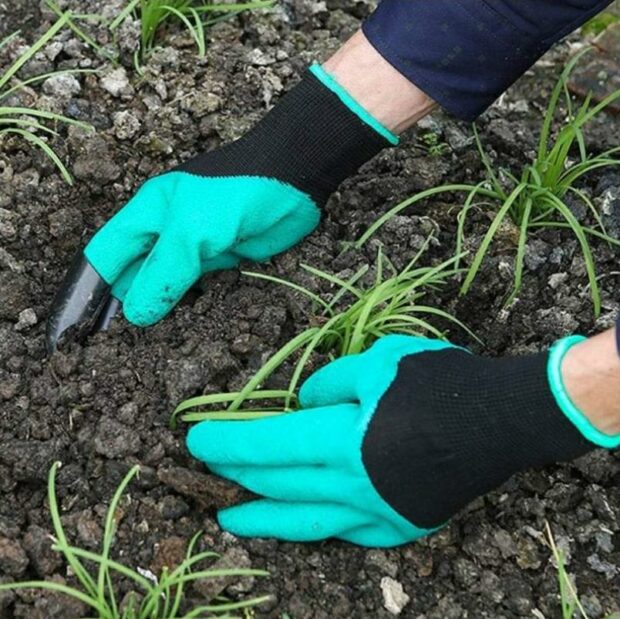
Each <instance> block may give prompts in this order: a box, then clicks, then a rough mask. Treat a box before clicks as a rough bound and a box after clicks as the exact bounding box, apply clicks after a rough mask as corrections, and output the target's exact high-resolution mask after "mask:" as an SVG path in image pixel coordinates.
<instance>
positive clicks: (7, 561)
mask: <svg viewBox="0 0 620 619" xmlns="http://www.w3.org/2000/svg"><path fill="white" fill-rule="evenodd" d="M27 566H28V556H27V555H26V551H25V550H24V549H23V548H22V546H21V544H20V543H19V542H18V541H17V540H14V539H9V538H8V537H0V571H1V572H3V573H4V574H8V575H9V576H21V575H22V574H23V573H24V572H25V571H26V567H27Z"/></svg>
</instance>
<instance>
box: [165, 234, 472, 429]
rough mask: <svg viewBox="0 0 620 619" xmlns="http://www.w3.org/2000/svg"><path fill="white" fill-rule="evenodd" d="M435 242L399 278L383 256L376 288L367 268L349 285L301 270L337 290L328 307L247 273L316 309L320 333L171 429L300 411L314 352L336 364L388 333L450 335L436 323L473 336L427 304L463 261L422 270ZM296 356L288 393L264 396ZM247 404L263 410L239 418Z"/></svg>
mask: <svg viewBox="0 0 620 619" xmlns="http://www.w3.org/2000/svg"><path fill="white" fill-rule="evenodd" d="M431 238H432V237H429V238H428V239H427V241H426V243H425V244H424V246H423V247H422V249H421V250H420V251H419V252H418V253H417V254H416V255H415V256H414V258H413V259H412V260H411V261H410V262H409V264H407V265H406V266H405V268H404V269H402V270H401V271H398V270H397V269H396V268H395V267H394V266H393V265H392V263H391V262H390V261H389V260H388V258H387V257H386V256H385V255H384V254H383V252H382V251H381V250H380V251H379V253H378V256H377V261H376V264H375V275H374V280H373V282H372V283H371V284H366V285H365V284H361V283H360V281H361V280H362V278H363V276H364V275H365V274H366V273H367V271H368V266H367V265H366V266H364V267H362V268H361V269H360V270H359V271H358V272H357V273H355V274H354V275H353V276H352V277H350V278H349V279H348V280H342V279H340V278H338V277H337V276H335V275H332V274H330V273H326V272H325V271H321V270H319V269H316V268H314V267H311V266H308V265H302V268H303V269H304V270H306V271H307V272H308V273H311V274H312V275H315V276H316V277H318V278H320V279H323V280H325V281H327V282H329V283H330V284H332V285H333V286H334V290H335V292H334V294H333V295H332V297H331V298H330V299H329V300H328V299H325V298H323V297H321V296H320V295H317V294H316V293H314V292H312V291H310V290H307V289H306V288H304V287H303V286H300V285H298V284H295V283H293V282H289V281H286V280H282V279H279V278H277V277H273V276H271V275H265V274H260V273H246V275H249V276H251V277H256V278H258V279H263V280H267V281H271V282H274V283H277V284H280V285H283V286H287V287H290V288H292V289H294V290H296V291H298V292H301V293H302V294H304V295H306V296H307V297H308V298H309V299H310V300H311V301H312V302H313V303H314V304H315V306H316V310H317V314H318V315H317V316H315V317H314V320H313V321H312V322H314V323H315V325H313V326H310V327H308V328H307V329H305V330H304V331H302V332H301V333H300V334H299V335H297V336H296V337H294V338H293V339H292V340H290V341H289V342H288V343H287V344H285V345H284V346H283V347H282V348H281V349H280V350H279V351H278V352H276V353H275V354H274V355H273V356H272V357H271V358H270V359H269V360H268V361H267V362H266V363H265V364H264V365H263V367H262V368H261V369H260V370H259V371H258V372H257V373H256V374H255V375H254V377H253V378H252V379H251V380H250V381H249V382H248V383H247V385H246V386H245V387H244V388H243V389H242V390H241V391H239V392H237V393H227V394H221V393H220V394H212V395H204V396H199V397H196V398H191V399H190V400H186V401H185V402H182V403H181V404H180V405H179V406H178V407H177V408H176V410H175V411H174V413H173V414H172V419H171V425H172V427H176V422H177V420H178V418H179V417H180V418H181V419H182V420H183V421H186V422H192V421H201V420H205V419H255V418H258V417H265V416H271V415H275V414H280V413H282V412H286V411H290V410H294V409H295V408H296V407H297V401H296V395H295V394H296V391H297V387H298V385H299V382H300V380H301V377H302V373H303V371H304V369H305V368H306V366H307V365H308V363H309V361H310V359H311V357H312V355H313V353H314V352H321V353H323V354H327V355H329V356H330V357H331V358H335V357H342V356H345V355H351V354H355V353H360V352H362V351H364V350H366V349H367V348H368V347H369V346H371V345H372V344H373V342H375V341H376V340H377V339H378V338H380V337H382V336H384V335H388V334H390V333H403V334H407V335H420V336H432V337H436V338H441V339H443V338H444V337H445V335H444V333H443V332H442V331H440V330H439V329H438V328H437V327H435V326H434V324H433V320H434V319H441V320H444V321H448V322H451V323H452V324H455V325H457V326H458V327H460V328H462V329H464V330H466V331H468V332H469V330H468V329H467V328H466V327H465V325H463V324H462V323H461V322H460V321H459V320H458V319H457V318H455V317H454V316H452V315H451V314H450V313H448V312H446V311H444V310H441V309H438V308H436V307H433V306H431V305H428V304H426V303H424V297H425V296H426V295H427V294H428V292H429V291H430V290H433V289H436V288H438V287H440V286H442V285H444V284H445V283H446V282H447V281H448V280H449V279H450V278H451V277H453V276H454V275H455V274H456V273H458V272H459V270H458V269H456V268H455V263H456V262H457V260H458V258H459V257H458V256H455V257H453V258H450V259H449V260H446V261H445V262H442V263H441V264H437V265H435V266H419V265H418V262H419V260H420V257H421V256H422V254H423V253H424V252H425V250H426V248H427V246H428V243H429V242H430V240H431ZM344 297H347V298H352V302H351V303H350V304H349V305H342V304H341V301H342V299H343V298H344ZM469 333H471V332H469ZM471 335H472V336H473V334H471ZM474 337H475V336H474ZM294 356H299V358H298V360H297V362H296V364H295V367H294V370H293V374H292V376H291V379H290V381H289V384H288V388H287V389H286V390H266V391H261V386H262V385H263V384H264V383H265V381H266V380H267V379H268V378H269V376H270V375H271V374H272V373H273V372H274V371H275V370H276V369H277V368H279V367H280V366H281V365H282V364H283V363H284V362H286V361H288V360H290V359H292V358H293V357H294ZM249 401H253V402H260V403H263V405H261V406H259V407H258V408H256V409H252V410H247V409H244V410H241V407H242V406H243V405H244V404H245V403H246V402H249ZM271 403H273V404H271ZM222 404H228V406H227V408H226V410H225V411H222V410H219V411H215V412H213V411H207V412H205V411H201V410H197V409H200V408H202V407H205V406H213V405H216V406H219V405H222Z"/></svg>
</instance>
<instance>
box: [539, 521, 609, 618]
mask: <svg viewBox="0 0 620 619" xmlns="http://www.w3.org/2000/svg"><path fill="white" fill-rule="evenodd" d="M545 531H546V534H547V543H548V544H549V548H551V553H552V554H553V558H554V561H555V565H556V567H557V571H558V587H559V589H560V605H561V609H562V619H574V618H575V617H579V619H590V618H589V616H588V614H587V613H586V610H585V608H584V607H583V604H582V603H581V601H580V599H579V595H578V594H577V589H576V588H575V585H574V584H573V582H572V580H571V578H570V576H569V575H568V572H567V571H566V562H565V560H564V554H563V553H562V551H561V550H560V549H559V548H558V547H557V544H556V543H555V539H554V538H553V533H552V531H551V527H550V526H549V523H548V522H545ZM605 619H620V612H614V613H612V614H611V615H607V616H606V617H605Z"/></svg>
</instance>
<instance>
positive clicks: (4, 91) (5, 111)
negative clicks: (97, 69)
mask: <svg viewBox="0 0 620 619" xmlns="http://www.w3.org/2000/svg"><path fill="white" fill-rule="evenodd" d="M70 22H71V13H69V12H65V13H62V14H61V15H60V17H59V18H58V20H57V21H56V22H55V23H54V24H53V25H52V27H51V28H50V29H49V30H48V31H47V32H46V33H45V34H44V35H43V36H41V38H40V39H39V40H38V41H36V42H35V43H34V44H33V45H32V46H31V47H30V48H28V49H27V50H26V51H25V52H24V53H23V54H22V55H21V56H20V57H19V58H18V59H17V60H16V61H15V62H14V63H13V64H12V65H11V66H10V67H9V68H8V69H7V70H6V71H5V72H4V73H3V74H2V75H0V139H1V138H2V137H6V136H10V135H17V136H19V137H21V138H23V139H24V140H26V141H27V142H29V143H30V144H32V145H33V146H34V147H36V148H39V149H40V150H41V151H43V153H45V155H47V157H49V159H50V160H51V161H52V163H53V164H54V165H55V166H56V167H57V168H58V170H59V171H60V173H61V174H62V176H63V178H64V179H65V181H67V183H69V184H72V182H73V179H72V178H71V174H70V173H69V171H68V170H67V168H66V166H65V165H64V163H63V162H62V161H61V160H60V158H59V157H58V155H57V154H56V151H55V150H54V149H53V147H52V146H50V145H49V142H48V140H49V139H50V138H55V137H58V132H57V131H56V126H57V125H59V124H66V125H77V126H79V127H82V128H84V129H90V126H89V125H87V124H85V123H82V122H79V121H77V120H73V119H72V118H68V117H67V116H63V115H62V114H55V113H52V112H47V111H44V110H38V109H35V108H28V107H21V106H11V105H4V104H3V101H6V100H8V99H9V97H10V96H12V95H15V94H16V93H18V92H19V91H20V90H22V89H23V88H25V87H26V86H30V85H32V84H35V83H39V82H41V81H43V80H45V79H47V78H48V77H51V76H53V75H68V74H76V73H92V71H89V70H82V69H73V70H67V71H55V72H52V73H46V74H44V75H38V76H36V77H31V78H29V79H26V80H24V81H21V80H19V79H18V78H17V74H18V72H19V70H20V69H21V68H22V67H23V66H24V65H25V64H26V63H27V62H28V61H29V60H31V59H32V58H33V57H34V56H35V54H37V52H39V51H40V50H41V49H43V48H44V47H45V46H46V45H47V44H48V43H49V42H50V41H51V40H52V39H53V38H54V37H55V36H56V35H57V34H58V33H59V32H60V31H61V30H62V29H63V28H65V27H67V25H68V24H69V23H70ZM17 34H18V33H14V34H12V35H10V36H8V37H6V38H5V39H3V40H2V41H0V49H2V48H3V47H5V46H6V45H8V44H9V43H10V42H11V41H12V40H13V39H14V38H15V37H16V36H17ZM50 124H51V127H50V126H48V125H50Z"/></svg>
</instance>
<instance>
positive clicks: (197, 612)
mask: <svg viewBox="0 0 620 619" xmlns="http://www.w3.org/2000/svg"><path fill="white" fill-rule="evenodd" d="M59 466H60V463H58V462H56V463H54V465H53V466H52V468H51V470H50V473H49V478H48V501H49V509H50V514H51V516H52V523H53V527H54V544H53V546H52V548H53V549H54V550H55V551H57V552H60V553H61V554H62V555H63V556H64V558H65V560H66V561H67V563H68V565H69V567H70V569H71V572H72V574H73V576H74V577H75V579H76V581H77V583H78V586H75V587H74V586H71V585H68V584H61V583H59V582H54V581H47V580H34V581H27V582H18V583H2V584H0V592H1V591H17V590H20V589H39V590H44V591H51V592H54V593H60V594H63V595H67V596H69V597H72V598H74V599H76V600H79V601H80V602H82V603H83V604H85V605H86V606H88V608H89V613H92V614H89V615H88V617H94V618H95V619H181V618H183V619H190V618H195V619H199V618H202V617H220V618H228V619H232V618H233V615H231V614H230V613H231V611H236V610H241V611H245V610H247V609H250V608H251V607H253V606H255V605H257V604H260V603H262V602H264V601H265V600H266V599H267V597H257V598H254V599H248V600H243V601H241V602H226V601H222V602H213V603H209V604H205V605H201V606H197V607H195V608H193V609H191V610H183V609H184V606H186V600H185V588H186V587H187V585H188V584H190V583H192V582H196V581H199V580H204V579H210V578H223V577H238V578H241V577H244V576H268V575H269V574H268V572H265V571H262V570H253V569H236V568H230V569H208V568H206V569H205V568H200V565H204V563H205V562H209V561H211V562H212V561H213V560H215V559H217V557H218V555H217V554H216V553H214V552H198V553H195V552H194V550H195V547H196V544H197V543H198V540H199V538H200V535H201V534H200V533H198V534H196V535H195V536H194V537H193V538H192V539H191V541H190V542H189V544H188V547H187V554H186V556H185V559H184V561H183V562H182V563H181V564H180V565H179V566H177V567H175V568H173V569H171V568H168V567H165V568H164V569H163V570H162V573H161V574H160V575H159V578H157V579H154V578H152V577H150V578H148V577H147V576H145V575H144V572H142V573H141V571H140V570H139V569H138V570H134V569H132V568H129V567H127V566H125V565H123V564H121V563H118V562H117V561H114V560H113V559H111V558H110V550H111V548H112V542H113V541H114V533H115V531H116V526H117V522H118V520H119V519H120V517H119V515H118V513H117V509H118V506H119V504H120V501H121V498H122V495H123V492H124V491H125V489H126V488H127V486H128V484H129V482H130V481H131V480H132V479H133V478H134V477H135V476H136V475H137V474H138V472H139V467H138V466H134V467H133V468H132V469H131V470H130V471H129V473H127V475H126V476H125V478H124V479H123V481H122V482H121V484H120V485H119V487H118V489H117V490H116V492H115V493H114V496H113V498H112V501H111V502H110V506H109V509H108V512H107V515H106V519H105V529H104V533H103V541H102V546H101V552H100V553H99V554H98V553H95V552H90V551H87V550H82V549H81V548H76V547H75V546H72V545H71V544H70V543H69V542H68V540H67V536H66V534H65V531H64V529H63V526H62V522H61V519H60V510H59V507H58V501H57V498H56V472H57V470H58V468H59ZM87 564H90V565H91V566H94V567H93V568H91V569H89V567H87ZM114 576H117V577H119V578H122V579H123V580H124V581H125V582H126V583H127V582H129V583H131V586H132V591H133V593H131V594H129V595H128V596H127V597H126V598H125V602H124V603H123V604H121V603H120V601H119V599H118V597H117V590H116V588H115V587H116V583H115V579H114ZM149 576H150V574H149Z"/></svg>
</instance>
